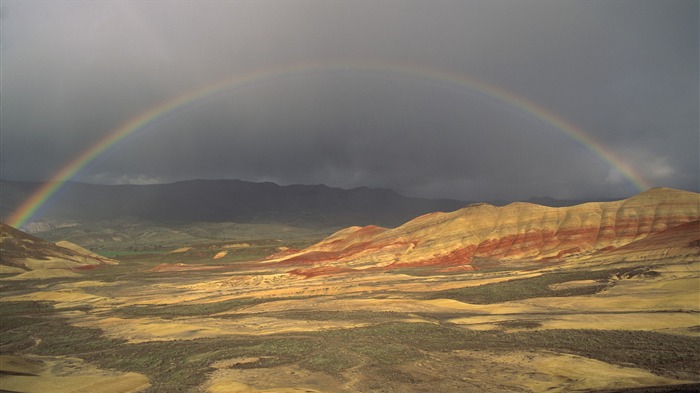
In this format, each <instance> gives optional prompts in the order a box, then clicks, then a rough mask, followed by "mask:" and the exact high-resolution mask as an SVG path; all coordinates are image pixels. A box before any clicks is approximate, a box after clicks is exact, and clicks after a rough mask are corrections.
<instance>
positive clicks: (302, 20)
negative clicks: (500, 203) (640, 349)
mask: <svg viewBox="0 0 700 393" xmlns="http://www.w3.org/2000/svg"><path fill="white" fill-rule="evenodd" d="M0 12H1V18H2V19H1V21H0V22H1V28H2V37H1V45H2V46H1V55H2V57H1V68H2V86H1V90H0V93H1V97H0V99H1V101H0V102H1V113H0V131H1V138H2V139H1V144H0V146H1V147H0V149H1V151H0V153H1V157H0V159H1V164H2V173H1V177H2V179H6V180H46V179H49V178H51V177H52V176H53V175H54V173H55V172H57V171H58V170H59V169H61V168H62V167H63V166H65V165H66V164H68V163H69V162H70V161H71V160H72V159H73V158H75V157H76V156H78V155H79V154H80V153H81V152H83V151H85V150H86V149H88V148H89V147H90V146H92V145H93V144H95V143H96V142H98V141H99V140H101V139H102V138H104V137H105V136H106V135H108V134H109V133H110V132H111V131H113V130H115V129H117V128H118V127H119V126H120V125H122V124H124V123H125V122H127V121H129V120H130V119H132V118H134V117H135V116H138V115H139V114H141V113H144V112H146V111H148V110H150V109H151V108H153V107H155V106H157V105H159V104H162V103H164V102H167V101H168V100H171V99H173V98H175V97H177V96H179V95H182V94H185V93H187V92H189V91H193V90H195V89H197V88H200V87H202V86H207V85H210V84H215V83H217V81H222V80H225V79H226V78H230V77H235V76H240V75H249V74H252V73H255V72H260V71H261V70H267V69H273V68H274V69H282V70H284V69H287V68H289V67H292V66H293V65H295V64H300V63H314V64H317V65H318V66H317V67H316V68H313V69H308V70H306V71H303V72H296V73H278V74H270V75H268V76H267V77H262V78H259V79H257V80H255V81H253V83H249V84H246V85H244V86H233V87H232V88H230V89H223V90H222V91H219V92H218V93H216V94H211V95H209V96H205V97H203V98H201V99H200V100H198V101H196V102H195V103H193V104H192V105H189V106H187V107H185V108H182V109H180V110H177V111H175V112H173V113H171V114H170V115H169V116H167V117H166V118H164V119H161V120H160V121H157V122H155V123H154V124H152V125H151V126H149V127H146V128H144V129H142V130H139V131H137V132H135V133H134V134H133V136H132V137H131V138H127V139H126V140H124V141H123V143H120V144H117V145H115V146H114V147H113V148H111V149H109V150H107V151H106V152H105V154H103V155H101V156H100V157H98V158H97V159H96V160H95V161H93V162H91V163H90V164H89V165H87V166H86V167H85V168H83V170H82V171H80V172H79V173H78V174H77V175H76V177H75V178H74V180H78V181H85V182H93V183H109V184H114V183H153V182H171V181H176V180H184V179H193V178H227V179H242V180H250V181H274V182H276V183H279V184H297V183H301V184H318V183H323V184H327V185H330V186H336V187H343V188H351V187H356V186H370V187H384V188H390V189H393V190H396V191H398V192H401V193H403V194H405V195H410V196H424V197H448V198H456V199H462V200H483V199H494V198H500V199H507V200H515V199H523V198H528V197H531V196H551V197H556V198H603V197H605V198H608V197H626V196H629V195H632V194H635V193H636V192H637V190H636V188H635V186H634V184H633V183H632V182H631V181H630V180H629V179H628V178H627V177H626V176H625V174H624V173H621V172H620V171H619V170H618V168H616V163H615V162H613V164H611V163H610V162H609V161H607V160H605V159H602V158H601V157H600V155H599V154H597V153H596V152H595V151H594V150H591V149H589V148H587V146H586V145H585V144H582V143H581V142H580V141H577V140H576V139H574V138H572V137H571V136H570V135H567V133H566V132H563V131H562V130H561V129H558V128H557V127H555V126H553V125H552V124H549V123H547V121H546V119H542V118H538V117H537V116H533V115H532V114H528V113H527V111H525V110H523V109H522V108H521V107H519V106H518V105H514V103H513V102H506V101H502V100H499V99H498V97H490V96H489V94H487V93H485V92H484V91H483V89H482V91H481V92H480V91H478V90H479V89H475V88H474V87H473V86H472V88H469V87H468V86H464V85H456V84H451V83H448V81H446V80H440V79H439V78H434V76H435V75H439V74H441V75H446V74H450V75H452V76H460V77H462V78H468V79H470V80H473V81H479V83H481V84H482V86H492V87H494V88H497V89H501V91H504V92H509V93H508V94H512V95H514V96H513V97H515V96H518V97H521V98H522V99H524V100H526V101H527V102H528V103H530V104H533V105H537V106H539V107H541V108H544V109H546V110H547V111H549V112H551V113H553V114H556V115H557V116H558V117H560V118H561V119H564V120H565V121H567V122H569V123H571V124H573V125H575V126H576V127H577V128H578V129H579V130H581V131H583V132H584V133H585V134H586V135H587V137H589V138H592V139H593V140H596V141H597V142H598V143H599V144H600V145H601V146H603V148H604V149H605V150H606V151H607V152H608V153H609V154H610V155H611V157H613V158H614V160H613V161H617V163H625V164H626V165H628V166H629V167H630V168H632V172H634V173H636V174H638V175H639V177H640V178H641V179H642V180H643V181H644V182H646V183H647V184H649V185H651V186H666V187H674V188H681V189H686V190H692V191H698V188H699V185H698V182H699V180H698V179H699V178H700V174H699V171H700V169H699V166H700V163H699V151H698V150H699V149H700V141H699V138H700V136H699V134H700V131H699V124H698V123H699V120H698V118H699V116H698V107H699V102H698V90H699V87H698V86H699V85H698V75H699V74H700V72H699V68H698V58H699V54H698V46H699V45H698V35H699V33H698V19H699V14H698V2H697V1H670V0H663V1H661V0H659V1H642V0H634V1H629V2H627V1H623V0H616V1H529V0H522V1H497V0H496V1H461V2H435V1H426V2H419V1H418V2H400V1H397V2H393V1H384V2H369V1H367V2H363V1H348V2H340V1H339V2H321V1H313V2H301V1H285V2H274V1H264V2H239V1H209V2H206V1H202V2H199V1H198V2H194V1H193V2H187V1H172V2H169V1H146V2H143V1H133V2H132V1H109V2H107V1H98V2H79V1H70V2H68V1H65V2H62V1H57V0H52V1H47V2H41V1H5V0H3V1H2V3H1V9H0ZM373 64H374V65H377V64H381V65H383V66H381V67H375V68H372V67H362V65H373ZM324 65H328V66H327V67H326V66H324ZM339 65H340V66H339ZM343 65H345V66H343ZM382 67H383V68H382ZM409 68H412V69H422V70H427V71H425V72H422V73H421V72H419V73H413V74H412V73H406V72H400V71H398V70H399V69H404V70H406V69H409ZM392 69H395V70H396V71H392ZM431 75H432V76H433V77H431ZM464 80H466V79H464Z"/></svg>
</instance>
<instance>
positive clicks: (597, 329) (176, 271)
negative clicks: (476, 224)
mask: <svg viewBox="0 0 700 393" xmlns="http://www.w3.org/2000/svg"><path fill="white" fill-rule="evenodd" d="M694 195H697V194H694ZM686 197H687V196H684V197H683V198H686ZM655 198H658V196H657V197H655ZM692 198H697V196H691V199H690V201H691V205H692V200H693V199H692ZM681 199H682V198H681ZM698 201H700V199H698ZM634 203H640V202H639V201H636V202H634ZM634 203H630V202H627V205H628V206H629V205H634ZM653 203H656V202H653ZM674 203H675V204H673V203H671V204H666V205H663V204H659V205H658V206H666V207H665V209H666V210H668V211H671V210H673V209H671V208H669V206H671V207H673V206H675V207H678V206H680V205H679V203H678V199H676V200H675V202H674ZM622 205H624V203H623V204H622ZM583 206H584V207H578V208H576V209H578V210H579V211H585V214H586V217H589V220H588V221H592V220H593V219H592V218H590V217H592V213H591V212H595V211H603V212H605V211H606V209H607V208H608V207H606V206H602V207H601V206H588V207H585V205H583ZM658 206H657V208H656V209H655V210H654V209H650V211H651V210H653V211H656V212H659V211H662V210H663V209H660V208H658ZM477 209H479V210H480V211H481V210H483V209H485V208H484V207H483V206H482V207H477ZM488 209H490V208H488ZM504 209H505V208H504ZM509 209H511V210H512V209H515V210H517V211H518V214H519V217H522V216H523V215H524V214H525V213H523V207H522V206H515V207H510V208H509ZM537 209H538V208H537ZM537 209H535V210H534V211H536V210H537ZM635 209H637V208H635ZM623 210H624V209H623V208H621V207H619V208H618V210H617V212H618V215H617V216H618V217H620V216H621V214H620V212H621V211H623ZM532 211H533V210H530V211H528V213H527V214H525V215H527V216H528V217H532V215H533V213H532ZM630 211H632V210H628V214H627V215H626V216H625V219H626V220H628V221H625V224H624V225H625V226H626V228H628V229H627V230H620V229H619V228H618V229H616V228H615V227H614V225H613V224H611V223H610V222H608V223H607V224H606V225H608V226H610V225H612V229H610V230H611V231H612V233H618V234H622V235H624V236H622V235H621V236H617V237H614V238H610V239H612V240H610V241H608V240H605V239H606V237H605V236H600V235H599V236H597V237H596V239H597V240H596V241H595V242H588V241H585V240H584V241H582V240H581V239H582V237H581V235H576V236H573V237H567V238H564V237H562V235H561V233H562V232H561V231H559V232H557V230H555V229H553V231H554V232H553V233H554V234H553V235H552V236H551V237H550V239H549V240H547V239H545V240H543V241H540V243H537V241H536V242H535V243H534V244H535V246H537V244H540V246H537V247H536V249H537V250H540V251H533V250H535V248H532V247H525V246H518V247H514V246H512V244H515V243H509V244H511V246H510V248H509V250H510V251H509V252H510V254H509V257H508V258H496V257H495V256H494V255H497V254H498V253H497V252H495V251H494V250H495V249H493V248H491V249H489V251H488V252H487V251H484V252H482V253H481V254H479V253H475V252H473V253H472V254H470V255H467V254H463V255H462V259H461V262H460V263H457V262H456V259H454V256H455V255H457V254H455V253H452V251H454V250H455V249H456V248H454V247H453V248H450V247H452V246H446V245H445V244H450V245H452V244H457V242H456V240H455V233H457V231H456V229H454V223H455V221H454V220H455V219H456V218H455V217H451V219H452V220H453V221H451V222H448V223H447V224H449V225H450V228H452V229H450V231H451V232H449V233H447V234H445V238H446V239H448V240H449V241H448V242H447V243H445V244H442V245H438V244H437V243H436V244H435V245H434V247H433V248H432V250H433V254H435V255H434V257H429V256H428V254H429V253H430V251H429V250H430V247H428V246H427V245H426V244H427V243H421V241H422V240H423V239H429V240H431V241H433V240H434V239H440V238H441V236H440V233H439V232H438V231H437V230H435V229H434V228H433V227H428V226H427V225H426V222H425V218H424V217H423V218H420V219H419V221H417V222H413V223H409V224H406V226H407V227H408V228H409V229H410V228H416V227H417V225H418V224H420V229H416V230H411V231H403V232H401V231H400V228H401V227H399V228H398V229H396V230H385V229H375V228H369V229H367V230H365V232H366V233H367V234H366V235H363V236H365V237H363V238H362V239H361V243H362V244H364V245H365V247H364V249H363V251H361V252H360V251H357V250H358V249H359V248H357V247H354V248H353V244H357V231H358V229H356V228H355V229H349V230H346V231H345V232H343V231H341V232H340V233H337V234H335V235H333V236H331V237H330V238H328V239H325V240H323V241H322V242H320V243H317V244H315V245H311V244H312V243H315V242H316V241H318V240H321V239H313V238H309V237H303V238H293V237H290V238H288V239H285V240H283V241H279V242H278V241H276V240H275V239H274V238H271V239H251V238H245V237H241V238H232V239H230V241H228V242H225V243H224V242H217V243H208V244H181V245H179V247H173V248H172V249H168V250H161V251H159V252H149V253H147V254H131V255H126V256H123V257H121V258H120V260H119V264H113V263H112V262H110V263H109V264H107V263H102V264H98V265H95V266H94V267H92V268H90V269H80V268H76V267H71V268H70V269H66V267H65V266H55V265H54V266H51V268H50V269H45V268H44V270H52V271H55V272H63V273H66V274H65V275H61V274H56V275H47V276H45V277H37V276H27V275H26V274H27V273H31V272H36V271H42V269H37V270H23V269H25V268H26V266H25V265H20V264H17V263H15V264H14V266H15V268H16V269H20V270H9V271H7V272H6V271H2V276H1V277H2V280H1V281H0V285H1V287H0V294H1V295H2V298H1V303H0V305H1V307H2V308H1V311H2V324H1V326H0V328H1V330H2V335H1V336H0V350H1V351H2V357H0V389H2V390H3V391H8V392H44V391H47V390H46V389H47V386H50V387H51V390H52V391H55V392H75V391H95V390H94V389H95V386H99V387H100V388H99V390H100V391H108V392H139V391H144V392H176V391H183V392H212V393H218V392H435V391H455V392H523V391H524V392H527V391H531V392H544V391H547V392H558V391H559V392H568V391H606V392H608V391H629V392H638V391H648V392H651V391H654V392H659V391H661V392H665V391H666V392H670V391H697V390H698V389H700V241H699V240H700V227H699V226H698V225H699V224H698V223H699V222H698V221H697V219H698V217H697V215H698V213H697V211H693V209H692V206H691V208H690V209H688V208H687V206H685V205H683V206H682V207H681V208H680V209H676V210H675V213H674V212H672V213H669V217H672V219H667V218H664V217H662V216H661V215H659V214H661V213H655V214H657V215H655V216H652V217H646V218H644V217H642V221H643V222H647V221H648V222H649V224H648V225H646V226H637V227H636V228H642V227H643V228H648V229H641V230H640V229H637V231H636V232H635V233H632V232H631V231H630V230H629V228H631V227H632V225H631V224H630V221H629V218H630V217H632V216H634V215H633V214H629V212H630ZM634 211H635V212H638V211H639V210H634ZM679 211H680V212H682V213H683V214H678V213H677V212H679ZM498 212H499V213H502V214H506V213H504V212H507V211H506V210H499V211H498ZM559 212H562V210H559ZM467 213H468V214H472V213H473V212H467ZM467 213H465V214H467ZM565 213H566V214H564V213H562V214H560V216H561V217H565V219H566V222H577V223H578V224H576V225H579V224H580V223H581V222H582V221H580V220H578V219H577V218H576V217H575V216H574V215H573V214H572V213H570V212H565ZM478 214H482V213H478ZM489 214H490V213H489ZM635 214H636V213H635ZM548 217H550V218H549V219H547V220H541V221H540V222H544V223H545V224H546V226H549V227H550V228H553V225H554V224H552V223H555V224H556V220H555V219H554V218H552V217H553V216H548ZM443 218H445V217H443ZM458 220H461V218H460V219H458ZM441 222H442V223H445V222H446V221H445V220H444V219H443V220H441ZM520 222H522V220H521V221H520ZM482 223H483V222H482ZM447 224H445V225H447ZM480 225H481V226H483V225H485V224H483V225H482V224H480ZM518 225H520V224H518V223H517V222H516V223H515V224H513V225H511V226H509V228H511V229H507V230H506V232H508V231H510V232H509V233H507V235H508V236H511V233H512V232H518V231H519V230H518V229H517V228H518ZM527 225H528V228H529V230H531V231H537V230H538V228H536V227H534V226H533V224H531V223H530V224H527ZM557 225H559V224H557ZM567 225H569V224H567ZM464 226H465V227H466V228H472V227H470V224H468V223H466V224H464ZM555 226H556V225H554V227H555ZM561 227H562V225H559V228H561ZM513 228H515V229H513ZM568 228H571V227H568ZM616 231H617V232H616ZM344 233H345V234H348V233H350V235H351V237H342V236H343V234H344ZM417 233H428V234H429V236H428V237H425V238H418V237H417V235H416V234H417ZM470 233H471V235H470V236H471V238H474V236H477V235H476V234H475V233H476V232H474V231H472V232H470ZM491 233H492V235H489V236H493V234H495V233H497V232H491ZM500 233H503V232H502V231H501V232H500ZM581 233H588V232H585V231H584V232H581ZM409 235H410V236H413V238H410V239H409V237H410V236H409ZM17 236H20V235H17ZM304 236H308V235H307V234H306V233H305V234H304ZM353 236H354V237H353ZM377 236H378V237H377ZM402 236H403V239H404V240H406V242H407V243H411V242H416V244H417V246H415V247H414V248H417V249H418V250H419V251H416V252H413V253H412V254H411V250H413V249H414V248H411V250H409V251H406V249H401V250H400V251H396V250H397V249H396V248H387V247H385V246H381V245H380V244H389V243H391V244H394V245H395V244H398V243H397V241H394V240H396V239H399V238H401V237H402ZM479 236H481V235H479ZM557 236H558V237H557ZM486 237H488V236H486ZM516 237H517V236H516ZM622 238H625V239H627V240H624V239H622ZM387 239H389V240H390V241H389V240H387ZM551 239H555V240H556V241H557V242H558V243H557V244H554V242H553V241H552V240H551ZM385 240H386V241H387V243H381V242H382V241H385ZM477 240H479V241H480V242H483V241H485V240H483V239H481V238H479V239H477ZM487 240H488V239H487ZM470 241H472V240H469V239H466V240H463V241H462V242H461V243H459V244H463V245H466V246H467V247H471V245H470V244H471V243H470ZM606 242H607V243H606ZM304 243H306V244H309V245H311V246H310V247H304V246H302V248H303V249H302V250H299V249H298V248H297V247H299V246H300V245H303V244H304ZM526 243H527V242H526ZM569 243H577V244H578V246H577V247H579V250H578V251H576V252H567V253H565V255H564V254H562V255H559V257H558V258H550V257H551V256H552V255H555V256H556V255H558V254H559V253H560V251H561V250H562V249H570V247H569V246H570V244H569ZM608 243H613V244H614V247H609V245H610V244H608ZM244 244H245V245H244ZM329 244H336V245H338V244H342V248H341V249H333V248H332V246H329ZM529 244H530V245H532V244H533V243H529ZM541 244H548V245H549V246H548V248H546V250H545V249H543V248H542V247H541ZM374 246H376V247H374ZM477 249H478V247H476V248H473V249H471V250H472V251H473V250H477ZM319 250H323V252H324V253H325V254H323V256H324V258H321V259H318V258H306V259H304V258H303V256H304V255H307V256H308V255H310V254H309V253H311V255H315V256H318V255H319V254H318V252H319ZM339 250H340V251H339ZM342 250H346V251H342ZM347 250H351V251H352V252H347ZM371 250H375V251H376V250H379V254H374V253H373V252H372V251H371ZM542 250H544V251H542ZM224 251H226V252H225V253H223V252H224ZM443 251H444V252H443ZM515 251H517V253H516V252H515ZM584 251H585V252H584ZM397 253H398V254H397ZM516 254H517V255H516ZM329 255H335V256H336V257H335V258H334V259H333V260H332V261H331V262H326V261H325V259H326V258H327V257H328V256H329ZM396 255H406V258H405V260H404V261H413V262H416V263H411V264H409V263H394V262H390V263H389V262H387V263H385V262H386V261H388V260H389V259H388V258H389V257H390V258H392V260H393V258H396ZM444 255H451V256H450V259H449V260H446V259H445V258H444V257H443V256H444ZM33 257H38V256H37V255H34V256H33ZM93 258H94V257H93ZM343 258H346V259H343ZM40 260H41V259H40ZM46 260H48V261H51V260H50V259H46ZM343 260H348V261H350V262H349V263H347V264H343V263H341V262H342V261H343ZM426 260H427V261H429V262H428V263H426V262H425V261H426ZM399 261H401V257H400V256H399ZM435 261H442V263H435ZM51 263H53V262H51ZM392 264H393V265H392ZM17 266H21V268H17ZM311 272H312V273H313V274H310V273H311ZM67 273H71V274H67ZM22 275H25V276H23V277H22ZM635 389H642V390H635ZM645 389H646V390H645Z"/></svg>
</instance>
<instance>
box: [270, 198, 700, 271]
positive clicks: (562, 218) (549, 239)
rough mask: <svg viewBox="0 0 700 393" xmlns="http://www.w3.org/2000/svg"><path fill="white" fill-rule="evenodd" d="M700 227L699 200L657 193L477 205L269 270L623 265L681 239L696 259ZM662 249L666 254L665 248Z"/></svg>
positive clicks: (284, 259)
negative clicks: (617, 261)
mask: <svg viewBox="0 0 700 393" xmlns="http://www.w3.org/2000/svg"><path fill="white" fill-rule="evenodd" d="M698 220H700V195H698V194H696V193H692V192H686V191H679V190H672V189H662V188H659V189H652V190H649V191H647V192H644V193H642V194H639V195H637V196H634V197H631V198H629V199H625V200H621V201H616V202H595V203H585V204H581V205H576V206H570V207H559V208H553V207H545V206H540V205H535V204H530V203H512V204H510V205H507V206H503V207H497V206H492V205H489V204H475V205H471V206H468V207H466V208H463V209H460V210H457V211H454V212H451V213H431V214H426V215H423V216H420V217H418V218H415V219H413V220H411V221H409V222H407V223H405V224H404V225H401V226H399V227H397V228H395V229H387V228H381V227H377V226H365V227H359V226H355V227H350V228H346V229H343V230H341V231H339V232H336V233H335V234H333V235H331V236H330V237H328V238H326V239H324V240H323V241H321V242H319V243H317V244H315V245H313V246H311V247H309V248H307V249H305V250H301V251H298V252H294V253H287V254H285V255H275V256H272V257H271V258H270V259H269V262H271V263H281V264H288V265H301V266H305V268H307V269H308V268H318V267H328V266H336V267H342V268H354V269H366V268H383V269H395V268H401V267H417V266H433V267H443V268H448V269H454V268H459V269H466V270H470V269H473V268H474V263H475V262H480V263H483V262H484V261H487V262H505V261H544V262H548V261H549V262H556V261H562V260H564V259H567V260H570V259H585V258H586V257H588V256H591V255H594V254H596V255H597V256H600V254H604V253H613V252H615V253H616V254H615V255H618V256H619V257H620V258H622V257H623V256H624V255H627V257H630V255H631V254H630V253H632V254H634V252H632V251H634V250H637V251H636V253H637V254H638V256H639V257H642V255H643V254H644V252H646V251H647V250H648V249H649V247H651V246H653V245H654V244H658V241H656V242H655V241H654V239H655V238H656V239H667V238H673V239H675V241H676V243H678V241H679V240H678V239H679V237H680V245H679V244H676V246H677V247H676V249H677V250H676V251H675V252H676V253H681V254H682V253H686V254H689V255H695V256H697V254H698V251H699V250H700V248H698V246H699V245H700V240H699V239H700V224H699V223H700V221H698ZM662 234H663V235H662ZM652 235H653V236H654V237H652ZM647 238H648V239H647ZM645 239H646V241H645V242H642V241H643V240H645ZM662 243H663V241H662ZM634 244H636V245H637V246H636V248H635V246H633V245H634ZM656 248H659V247H656ZM661 248H662V249H663V250H666V247H665V245H664V247H661ZM679 248H680V250H679ZM664 252H667V251H664Z"/></svg>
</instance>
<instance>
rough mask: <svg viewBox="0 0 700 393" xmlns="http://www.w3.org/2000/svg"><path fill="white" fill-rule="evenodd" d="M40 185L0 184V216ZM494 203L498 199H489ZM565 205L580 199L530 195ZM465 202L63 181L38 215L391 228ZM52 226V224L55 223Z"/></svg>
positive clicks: (370, 192)
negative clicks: (562, 199)
mask: <svg viewBox="0 0 700 393" xmlns="http://www.w3.org/2000/svg"><path fill="white" fill-rule="evenodd" d="M41 184H42V183H35V182H16V181H1V182H0V203H1V206H0V209H1V210H0V212H1V213H2V214H1V216H2V219H3V220H6V219H7V217H9V216H10V214H11V213H12V212H13V211H14V210H15V209H16V208H17V207H18V206H19V205H20V204H21V203H22V202H23V201H24V200H25V199H26V198H27V197H29V196H30V195H31V193H32V192H33V190H36V189H37V188H38V187H39V186H41ZM490 202H491V203H492V204H494V205H502V204H506V203H507V202H506V201H490ZM530 202H534V203H539V204H543V205H548V206H568V205H574V204H578V203H581V202H585V201H580V200H576V201H573V200H572V201H560V200H554V199H551V198H533V199H532V200H530ZM470 203H471V202H468V201H458V200H454V199H426V198H411V197H405V196H403V195H401V194H399V193H396V192H394V191H391V190H387V189H381V188H367V187H358V188H353V189H349V190H346V189H340V188H332V187H328V186H325V185H289V186H280V185H277V184H274V183H270V182H265V183H254V182H247V181H241V180H191V181H182V182H176V183H170V184H152V185H95V184H85V183H76V182H69V183H66V185H64V187H63V188H62V189H61V190H60V191H59V192H58V193H57V195H55V196H54V197H52V198H51V200H50V201H49V203H47V206H45V207H43V210H42V212H41V219H42V221H52V222H54V223H60V222H71V221H74V222H97V221H103V220H113V219H120V218H125V217H130V218H137V219H143V220H149V221H153V222H157V223H187V222H238V223H276V224H277V223H282V224H291V225H298V226H315V227H318V226H323V227H329V226H349V225H369V224H373V225H379V226H384V227H394V226H397V225H400V224H402V223H404V222H406V221H408V220H410V219H412V218H414V217H417V216H419V215H422V214H425V213H431V212H450V211H454V210H457V209H460V208H462V207H464V206H466V205H469V204H470ZM59 225H60V224H59Z"/></svg>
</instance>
